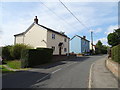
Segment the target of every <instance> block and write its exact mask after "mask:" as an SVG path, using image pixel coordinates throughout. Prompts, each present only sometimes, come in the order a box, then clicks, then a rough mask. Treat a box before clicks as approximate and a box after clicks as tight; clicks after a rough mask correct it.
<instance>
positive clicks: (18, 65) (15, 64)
mask: <svg viewBox="0 0 120 90" xmlns="http://www.w3.org/2000/svg"><path fill="white" fill-rule="evenodd" d="M5 62H6V63H7V64H6V65H7V66H9V67H10V68H13V69H21V61H20V60H13V61H5Z"/></svg>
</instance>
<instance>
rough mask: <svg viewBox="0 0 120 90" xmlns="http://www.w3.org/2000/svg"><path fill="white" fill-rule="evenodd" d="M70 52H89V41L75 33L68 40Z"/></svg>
mask: <svg viewBox="0 0 120 90" xmlns="http://www.w3.org/2000/svg"><path fill="white" fill-rule="evenodd" d="M72 52H74V53H76V54H79V53H81V54H82V53H87V52H90V41H89V40H87V39H86V37H85V36H83V37H81V36H79V35H75V36H74V37H73V38H71V40H70V53H72Z"/></svg>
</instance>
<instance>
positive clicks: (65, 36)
mask: <svg viewBox="0 0 120 90" xmlns="http://www.w3.org/2000/svg"><path fill="white" fill-rule="evenodd" d="M34 24H35V23H32V24H31V25H30V27H29V28H28V29H27V30H26V31H25V32H22V33H19V34H16V35H14V36H18V35H23V34H25V33H26V32H27V31H28V30H29V29H31V28H32V26H33V25H34ZM37 25H39V26H41V27H43V28H45V29H47V30H48V31H51V32H54V33H57V34H59V35H62V36H64V37H67V35H65V34H62V33H60V32H57V31H55V30H52V29H50V28H47V27H45V26H43V25H40V24H37ZM67 38H69V37H67Z"/></svg>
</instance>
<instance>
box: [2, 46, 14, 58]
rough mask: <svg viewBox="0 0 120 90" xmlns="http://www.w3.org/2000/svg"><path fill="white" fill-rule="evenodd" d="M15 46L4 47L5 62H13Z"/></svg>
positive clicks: (3, 56)
mask: <svg viewBox="0 0 120 90" xmlns="http://www.w3.org/2000/svg"><path fill="white" fill-rule="evenodd" d="M12 47H13V45H7V46H4V47H2V58H3V59H5V60H11V59H13V57H12V56H11V49H12Z"/></svg>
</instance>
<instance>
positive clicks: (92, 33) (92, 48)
mask: <svg viewBox="0 0 120 90" xmlns="http://www.w3.org/2000/svg"><path fill="white" fill-rule="evenodd" d="M91 46H92V53H93V31H91Z"/></svg>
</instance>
